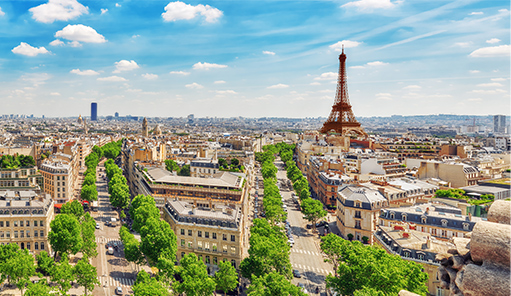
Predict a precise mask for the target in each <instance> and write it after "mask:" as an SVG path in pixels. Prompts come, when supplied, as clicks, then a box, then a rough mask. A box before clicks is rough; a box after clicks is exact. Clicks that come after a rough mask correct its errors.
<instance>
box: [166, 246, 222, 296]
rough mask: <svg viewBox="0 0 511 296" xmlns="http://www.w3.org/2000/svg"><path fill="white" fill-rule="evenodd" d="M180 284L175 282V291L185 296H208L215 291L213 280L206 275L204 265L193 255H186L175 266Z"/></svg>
mask: <svg viewBox="0 0 511 296" xmlns="http://www.w3.org/2000/svg"><path fill="white" fill-rule="evenodd" d="M176 270H177V274H179V275H180V276H181V279H182V282H176V283H175V284H174V285H175V291H176V292H177V293H185V294H186V295H187V296H209V295H211V294H213V292H214V291H215V280H214V279H213V278H211V277H210V276H209V275H208V271H207V269H206V264H204V262H202V260H199V258H197V255H195V253H189V254H186V255H185V256H184V257H183V258H182V259H181V261H180V264H179V265H178V266H176Z"/></svg>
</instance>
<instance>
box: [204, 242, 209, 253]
mask: <svg viewBox="0 0 511 296" xmlns="http://www.w3.org/2000/svg"><path fill="white" fill-rule="evenodd" d="M204 250H206V251H209V242H204Z"/></svg>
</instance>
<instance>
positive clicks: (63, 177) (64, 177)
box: [62, 176, 66, 184]
mask: <svg viewBox="0 0 511 296" xmlns="http://www.w3.org/2000/svg"><path fill="white" fill-rule="evenodd" d="M64 180H66V176H62V181H64ZM62 184H64V183H62Z"/></svg>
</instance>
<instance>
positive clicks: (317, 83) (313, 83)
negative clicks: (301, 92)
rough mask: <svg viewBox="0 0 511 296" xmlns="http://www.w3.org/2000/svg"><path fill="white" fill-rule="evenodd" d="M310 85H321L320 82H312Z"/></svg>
mask: <svg viewBox="0 0 511 296" xmlns="http://www.w3.org/2000/svg"><path fill="white" fill-rule="evenodd" d="M310 85H321V83H319V82H312V83H311V84H310Z"/></svg>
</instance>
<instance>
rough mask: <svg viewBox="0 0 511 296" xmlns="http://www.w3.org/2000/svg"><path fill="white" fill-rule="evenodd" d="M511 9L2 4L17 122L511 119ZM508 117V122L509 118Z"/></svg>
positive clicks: (5, 64) (3, 57)
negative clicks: (341, 83) (342, 106)
mask: <svg viewBox="0 0 511 296" xmlns="http://www.w3.org/2000/svg"><path fill="white" fill-rule="evenodd" d="M508 8H509V3H508V2H507V1H476V0H473V1H436V2H431V1H389V0H381V1H376V0H359V1H331V2H316V1H301V2H294V1H244V2H241V3H233V2H229V1H193V2H179V1H178V2H169V1H144V2H130V1H118V2H117V3H115V2H111V3H110V2H108V3H104V2H96V1H75V0H60V1H49V2H48V1H15V2H5V1H3V2H0V32H1V34H2V36H3V38H2V39H3V41H2V43H1V44H0V98H1V102H2V109H3V113H4V114H10V113H11V114H34V115H35V116H38V117H40V116H41V115H43V114H44V115H46V116H47V117H59V116H78V115H79V114H81V115H82V116H84V115H87V113H89V112H90V109H89V108H90V104H91V102H97V103H98V105H100V108H99V113H98V116H100V117H101V116H107V115H113V114H114V113H115V112H119V113H120V114H121V115H126V114H132V115H141V116H148V117H156V116H160V117H185V116H186V115H188V114H191V113H193V114H195V115H196V116H197V117H206V116H209V117H227V118H228V117H236V116H243V117H291V118H296V117H327V116H328V114H329V112H330V110H331V106H332V104H333V101H334V95H335V86H336V78H337V72H338V67H339V64H338V55H339V53H340V47H341V44H344V46H345V52H346V54H347V67H348V70H347V73H348V91H349V94H350V101H351V104H352V106H353V111H354V113H355V115H356V116H361V117H369V116H390V115H393V114H402V115H416V114H448V113H451V114H470V115H488V114H503V113H504V114H505V115H509V110H510V101H509V91H508V90H509V76H510V75H509V51H510V48H509V33H510V30H509V10H508ZM502 110H506V111H505V112H503V111H502Z"/></svg>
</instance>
